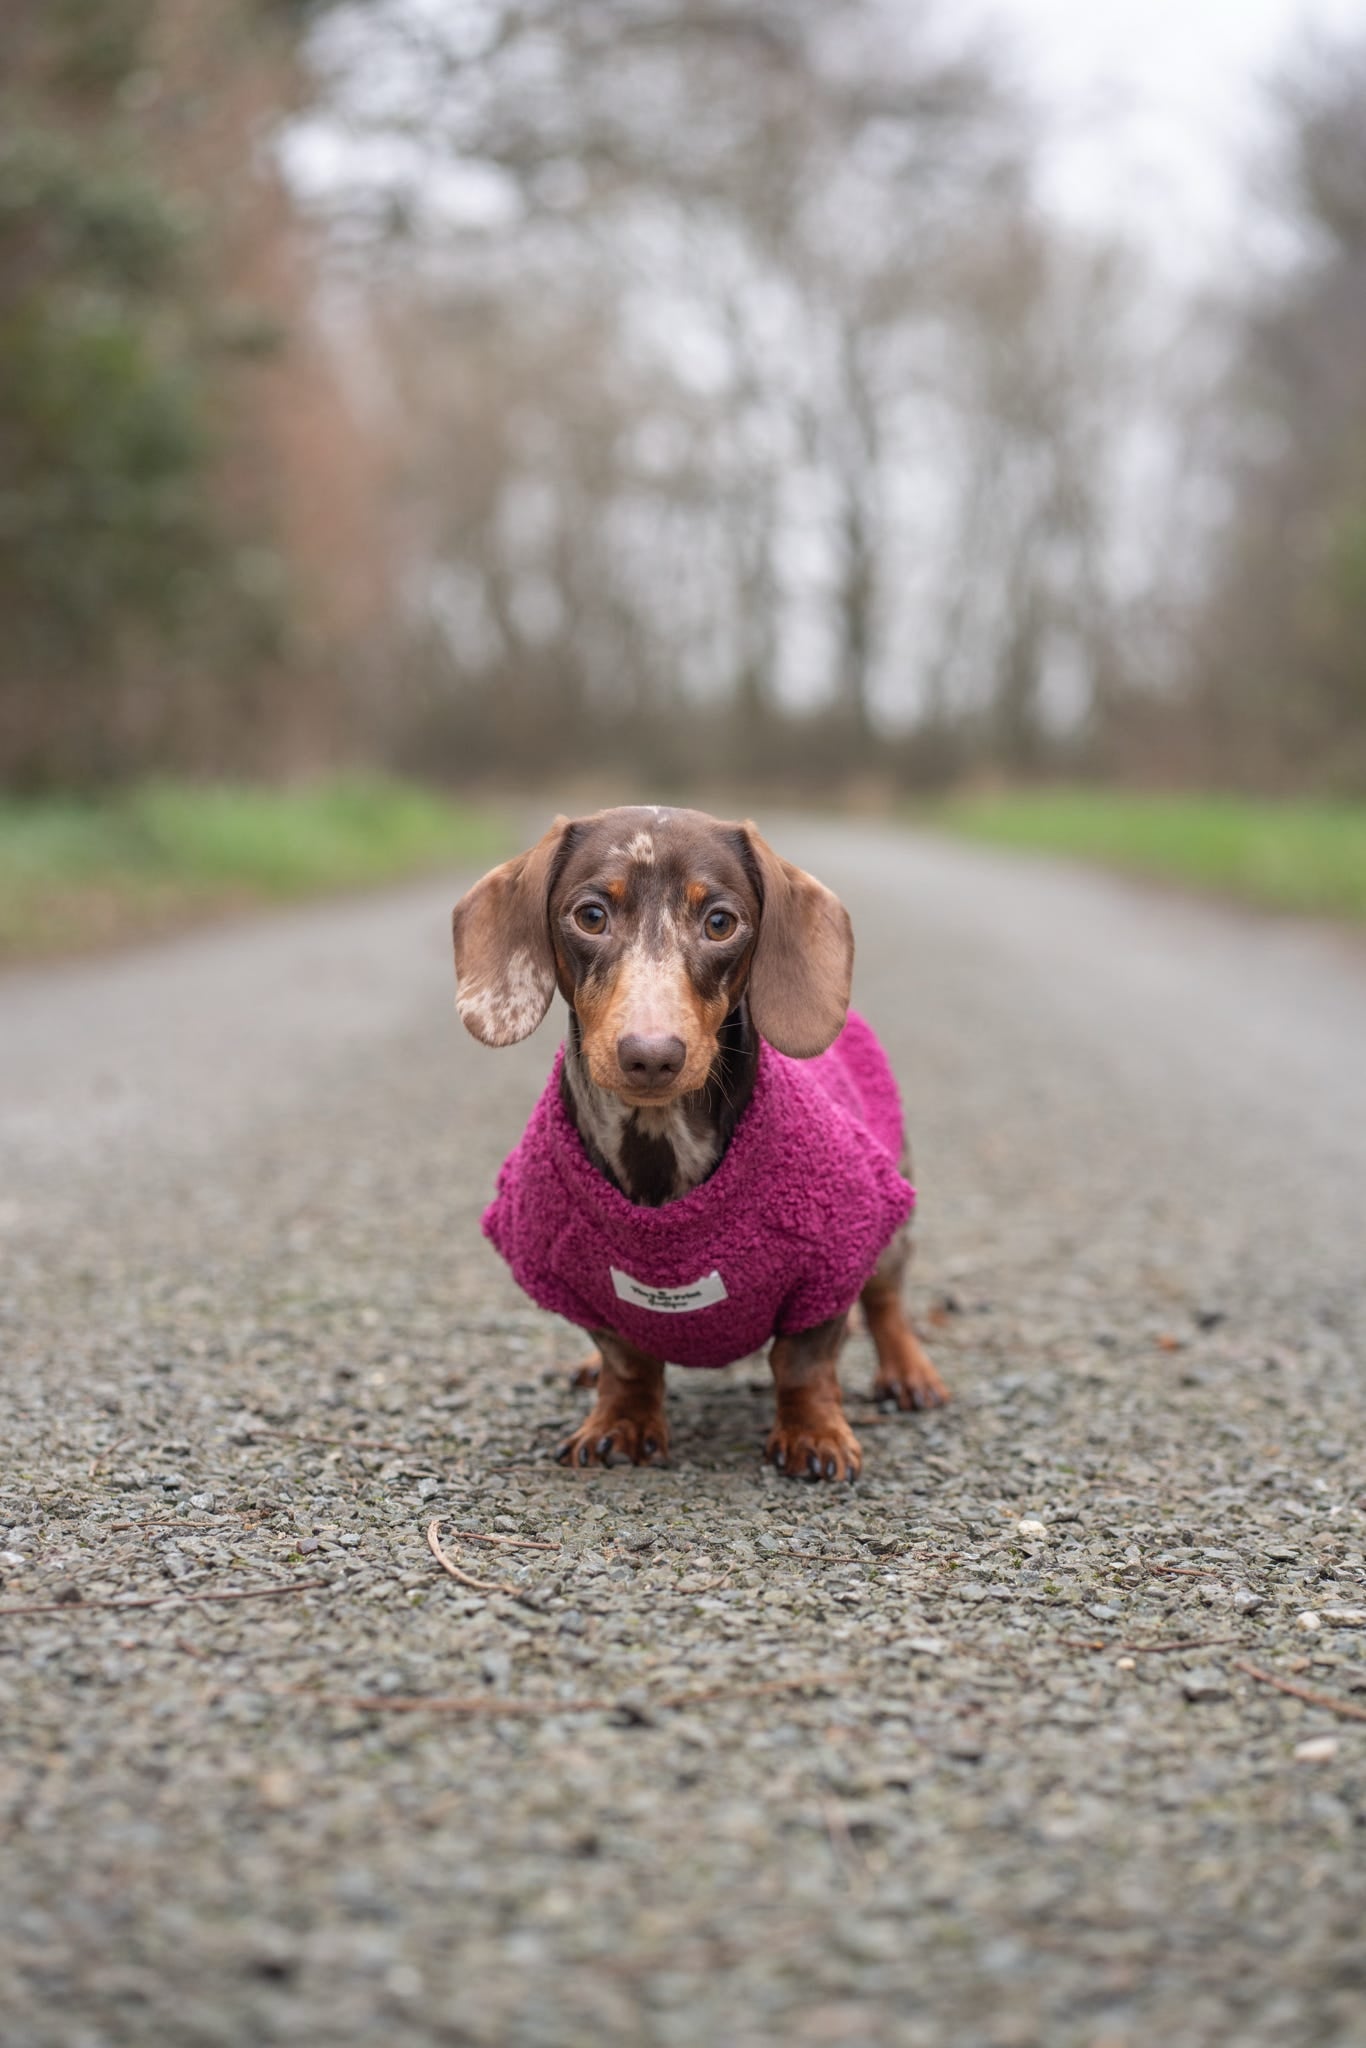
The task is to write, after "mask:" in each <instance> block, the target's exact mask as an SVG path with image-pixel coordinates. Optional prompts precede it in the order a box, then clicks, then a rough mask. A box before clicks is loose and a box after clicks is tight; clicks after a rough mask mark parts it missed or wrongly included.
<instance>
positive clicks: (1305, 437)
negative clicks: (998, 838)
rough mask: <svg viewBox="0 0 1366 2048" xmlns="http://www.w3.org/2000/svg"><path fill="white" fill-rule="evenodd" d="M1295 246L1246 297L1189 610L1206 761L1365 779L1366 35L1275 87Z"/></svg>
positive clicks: (1355, 786) (1266, 775) (1268, 779)
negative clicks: (1210, 521)
mask: <svg viewBox="0 0 1366 2048" xmlns="http://www.w3.org/2000/svg"><path fill="white" fill-rule="evenodd" d="M1279 107H1280V115H1281V130H1282V155H1281V172H1280V185H1281V193H1282V203H1283V210H1284V213H1285V216H1286V219H1287V221H1288V224H1289V226H1290V229H1291V231H1292V234H1293V238H1294V247H1295V248H1296V249H1297V251H1298V252H1299V253H1298V257H1297V259H1296V260H1295V261H1294V262H1293V263H1292V264H1291V265H1290V266H1289V267H1288V269H1287V268H1285V267H1282V269H1281V271H1280V272H1279V273H1278V274H1277V275H1276V276H1275V278H1274V279H1273V280H1272V282H1271V283H1270V284H1269V285H1268V286H1265V287H1264V288H1263V289H1262V290H1261V291H1260V293H1259V294H1258V295H1257V297H1256V299H1255V300H1254V302H1253V303H1252V305H1251V306H1250V308H1249V309H1248V311H1247V313H1246V316H1245V318H1244V320H1243V323H1242V332H1241V342H1240V349H1239V358H1238V363H1237V369H1236V374H1235V377H1234V379H1233V381H1232V384H1231V388H1230V391H1229V394H1228V399H1229V403H1228V407H1227V410H1226V414H1225V419H1226V433H1227V444H1226V451H1225V456H1224V463H1223V481H1224V489H1225V506H1226V509H1225V521H1224V532H1223V538H1222V542H1221V544H1220V545H1219V547H1218V549H1217V553H1216V558H1215V563H1214V569H1213V574H1212V576H1211V579H1210V582H1209V585H1208V588H1207V591H1206V593H1205V595H1204V597H1203V600H1202V601H1201V602H1200V603H1199V604H1198V605H1197V607H1196V608H1195V613H1194V619H1193V624H1192V634H1191V641H1192V657H1191V663H1190V697H1191V702H1192V705H1193V710H1194V716H1195V729H1196V732H1197V735H1198V740H1199V747H1200V762H1201V767H1202V769H1203V772H1204V773H1205V774H1206V775H1207V776H1210V777H1212V778H1213V779H1216V780H1219V781H1226V780H1230V779H1233V780H1239V781H1244V782H1247V783H1251V784H1256V785H1260V786H1263V787H1269V788H1273V789H1274V788H1277V787H1291V786H1303V785H1305V784H1306V783H1309V784H1314V785H1317V786H1320V787H1324V788H1328V789H1337V790H1339V791H1343V792H1349V793H1353V794H1356V795H1361V794H1364V793H1366V42H1362V41H1360V40H1358V41H1357V42H1356V43H1355V44H1354V45H1350V46H1347V47H1342V48H1336V49H1333V50H1326V51H1321V52H1319V53H1318V54H1317V55H1315V56H1313V57H1311V58H1310V59H1308V60H1307V61H1304V62H1302V63H1301V64H1300V65H1299V66H1298V67H1297V68H1296V69H1295V70H1294V71H1293V73H1292V74H1291V75H1290V76H1289V77H1288V78H1287V80H1286V81H1285V83H1284V84H1283V85H1282V87H1281V89H1280V95H1279Z"/></svg>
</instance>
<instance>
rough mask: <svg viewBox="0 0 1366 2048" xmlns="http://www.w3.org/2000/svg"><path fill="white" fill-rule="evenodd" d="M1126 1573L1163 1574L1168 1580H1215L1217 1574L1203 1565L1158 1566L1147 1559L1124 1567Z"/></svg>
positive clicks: (1209, 1567)
mask: <svg viewBox="0 0 1366 2048" xmlns="http://www.w3.org/2000/svg"><path fill="white" fill-rule="evenodd" d="M1124 1569H1125V1570H1126V1571H1131V1572H1133V1571H1145V1572H1163V1573H1165V1575H1166V1576H1167V1577H1168V1578H1169V1579H1217V1578H1218V1576H1219V1574H1218V1572H1217V1571H1215V1570H1214V1569H1213V1568H1212V1567H1211V1566H1210V1565H1205V1564H1158V1563H1156V1562H1155V1561H1153V1560H1151V1559H1149V1558H1146V1557H1145V1558H1142V1559H1140V1561H1139V1563H1138V1564H1131V1565H1126V1566H1125V1567H1124Z"/></svg>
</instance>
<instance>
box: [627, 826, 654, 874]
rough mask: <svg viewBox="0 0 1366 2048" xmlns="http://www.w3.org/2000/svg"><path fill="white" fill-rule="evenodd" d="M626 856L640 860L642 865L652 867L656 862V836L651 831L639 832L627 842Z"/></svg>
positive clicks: (629, 858)
mask: <svg viewBox="0 0 1366 2048" xmlns="http://www.w3.org/2000/svg"><path fill="white" fill-rule="evenodd" d="M626 858H627V859H628V860H634V861H639V863H640V865H641V867H643V868H651V867H653V866H654V862H655V842H654V837H653V835H652V834H651V833H649V832H637V833H636V835H635V838H634V839H628V840H627V842H626Z"/></svg>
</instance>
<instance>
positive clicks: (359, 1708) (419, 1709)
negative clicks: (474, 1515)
mask: <svg viewBox="0 0 1366 2048" xmlns="http://www.w3.org/2000/svg"><path fill="white" fill-rule="evenodd" d="M857 1675H858V1674H857V1673H856V1672H852V1671H808V1672H805V1673H803V1675H802V1676H801V1677H799V1678H768V1679H764V1680H762V1681H761V1682H760V1683H759V1684H756V1685H709V1686H700V1687H698V1688H696V1689H695V1690H694V1691H692V1692H671V1693H661V1694H660V1695H659V1697H658V1698H657V1699H648V1698H647V1699H644V1700H641V1701H639V1702H636V1701H635V1700H634V1699H632V1698H627V1699H621V1698H617V1699H609V1698H606V1697H604V1698H601V1699H572V1700H554V1699H507V1698H503V1697H500V1696H499V1695H498V1694H496V1693H474V1694H442V1693H433V1694H431V1695H429V1696H427V1697H425V1698H424V1697H421V1696H419V1697H416V1698H413V1697H408V1696H405V1695H402V1694H399V1693H373V1694H372V1693H359V1694H349V1693H329V1692H313V1691H311V1690H310V1689H309V1687H308V1686H306V1685H286V1686H278V1687H277V1686H267V1687H263V1688H262V1690H263V1691H269V1692H276V1691H278V1692H286V1693H292V1694H295V1695H297V1696H298V1697H300V1698H303V1699H309V1700H312V1701H313V1702H314V1703H315V1705H317V1706H320V1707H347V1708H350V1709H352V1710H353V1711H354V1712H356V1713H363V1714H371V1713H374V1714H423V1713H432V1714H461V1715H466V1716H469V1717H470V1718H474V1717H475V1716H477V1715H489V1714H491V1715H505V1714H506V1715H514V1716H517V1717H521V1718H527V1717H531V1716H534V1715H539V1714H613V1713H617V1712H619V1711H622V1712H626V1713H630V1714H633V1715H636V1716H637V1717H639V1713H640V1709H641V1708H642V1707H643V1708H644V1710H645V1711H646V1712H647V1713H657V1712H664V1711H666V1710H668V1709H670V1708H673V1707H697V1706H704V1705H706V1704H707V1703H708V1702H709V1701H711V1700H743V1699H759V1698H761V1697H763V1695H765V1694H767V1693H776V1692H801V1691H805V1690H807V1689H808V1688H815V1687H820V1686H825V1687H834V1686H839V1685H849V1684H851V1683H852V1682H853V1680H854V1679H855V1678H856V1677H857Z"/></svg>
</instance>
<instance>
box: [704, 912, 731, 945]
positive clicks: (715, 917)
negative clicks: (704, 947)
mask: <svg viewBox="0 0 1366 2048" xmlns="http://www.w3.org/2000/svg"><path fill="white" fill-rule="evenodd" d="M739 922H740V920H739V918H738V917H737V916H736V915H735V912H734V911H733V910H709V911H708V912H707V915H706V918H705V920H704V922H703V925H702V929H703V931H704V932H705V933H706V935H707V937H708V938H709V939H728V938H729V937H730V935H731V933H732V932H733V931H734V930H735V927H736V925H738V924H739Z"/></svg>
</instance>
